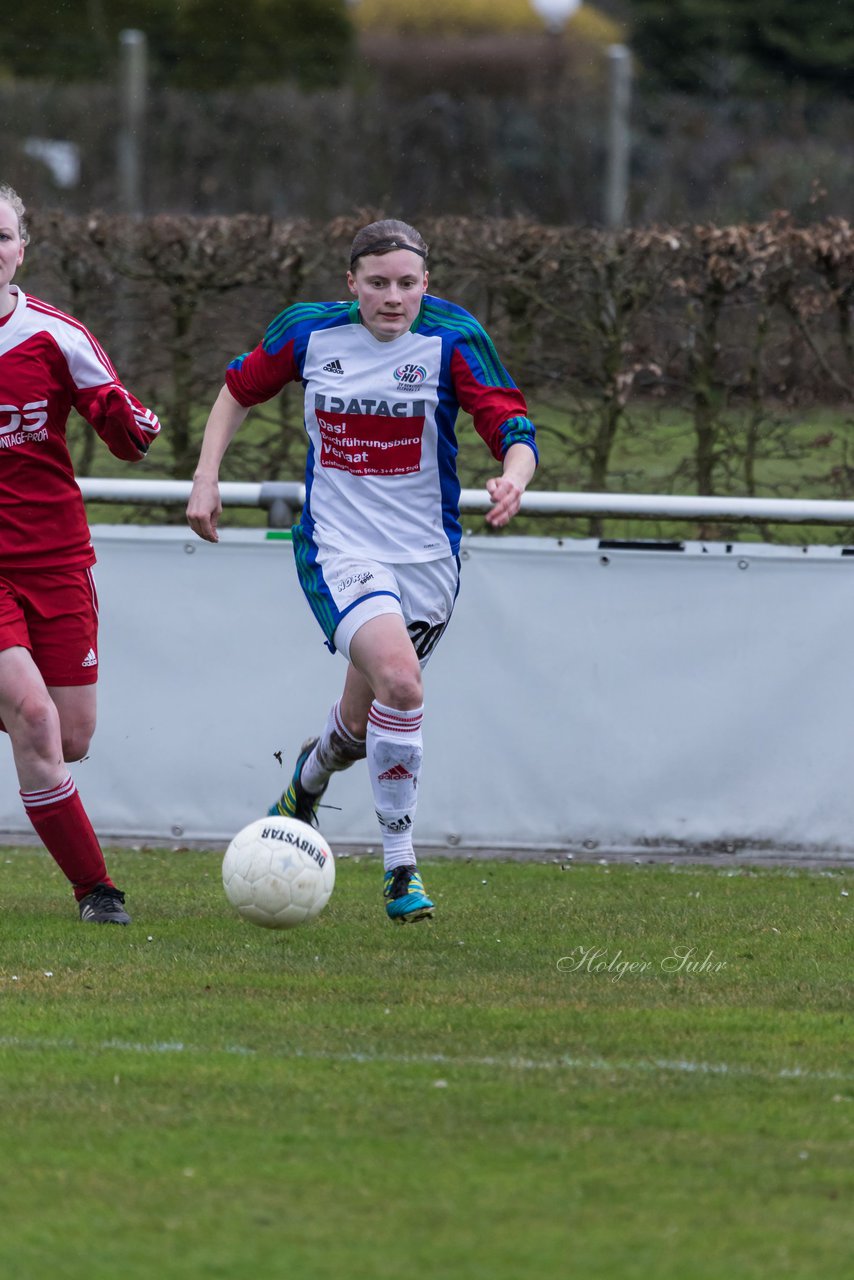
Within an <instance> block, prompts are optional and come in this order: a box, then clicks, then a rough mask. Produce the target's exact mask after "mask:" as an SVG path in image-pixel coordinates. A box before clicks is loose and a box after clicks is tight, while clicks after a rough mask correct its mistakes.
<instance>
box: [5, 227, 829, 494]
mask: <svg viewBox="0 0 854 1280" xmlns="http://www.w3.org/2000/svg"><path fill="white" fill-rule="evenodd" d="M377 216H381V215H380V213H379V212H377V211H370V212H368V213H366V214H364V215H363V216H362V217H359V218H356V217H347V218H340V219H337V220H335V221H333V222H330V223H323V224H318V223H312V222H307V221H291V222H279V221H274V220H272V219H270V218H263V217H254V216H241V217H232V218H225V217H219V218H194V217H183V216H175V217H172V216H166V215H163V216H157V217H152V218H147V219H142V220H133V219H131V218H123V217H109V216H105V215H100V214H93V215H91V216H88V217H73V216H68V215H63V214H60V213H53V214H49V215H48V214H38V215H36V216H34V217H33V218H32V227H31V230H32V239H33V242H32V245H31V247H30V249H29V251H28V255H27V261H26V262H25V266H24V269H23V271H22V274H21V277H20V279H21V283H22V285H23V287H24V288H25V289H27V290H28V291H30V292H32V293H34V294H36V295H38V296H44V297H45V298H47V299H48V300H50V301H51V302H53V303H55V304H56V305H57V306H60V307H63V308H65V309H68V310H70V311H71V312H73V314H75V315H76V316H78V317H79V318H80V319H81V320H83V321H84V322H85V323H86V324H88V325H89V326H90V327H91V328H92V329H93V330H94V332H95V333H96V334H97V335H98V336H99V337H100V339H101V340H102V341H103V343H104V345H105V346H106V347H107V349H108V350H109V351H110V353H111V354H112V356H113V358H114V360H115V362H116V364H117V365H118V367H119V369H120V372H121V374H122V376H123V377H124V378H125V379H126V380H127V382H128V383H129V384H130V385H132V386H133V387H134V388H135V389H137V390H138V391H139V392H140V393H141V394H142V395H143V396H147V397H148V398H149V400H150V401H151V403H152V404H154V405H155V406H156V407H157V408H158V411H159V412H160V413H161V415H162V417H163V420H164V423H165V424H166V428H167V430H166V433H165V436H164V444H166V441H167V440H168V448H161V447H160V446H158V457H157V466H158V468H160V473H161V474H173V475H175V476H176V477H186V476H188V475H190V474H191V471H192V467H193V464H194V462H195V458H196V455H197V451H198V442H199V433H200V429H201V423H202V422H203V419H204V409H205V408H206V407H207V406H208V405H209V404H210V403H211V402H212V400H213V398H214V397H215V395H216V392H217V390H218V388H219V386H220V385H221V382H222V376H223V370H224V367H225V365H226V363H227V362H228V360H229V359H231V358H232V357H233V356H234V355H235V354H236V353H238V352H241V351H243V350H246V349H247V348H249V347H251V346H252V345H254V344H255V342H256V341H257V340H258V339H259V337H260V336H261V334H262V333H263V331H264V329H265V327H266V325H267V323H268V322H269V321H270V320H271V319H272V318H273V316H274V315H275V314H276V313H277V312H278V311H279V310H281V309H282V308H283V307H285V306H287V305H289V304H290V303H292V302H294V301H297V300H300V299H310V298H318V299H321V298H336V297H341V296H343V290H344V273H345V270H346V263H347V256H348V247H349V243H350V240H351V238H352V236H353V234H354V233H355V231H356V230H357V229H358V227H359V226H361V225H362V224H363V222H364V221H367V220H370V219H371V218H373V217H377ZM420 229H421V231H422V232H423V234H424V235H425V237H426V238H427V240H428V242H429V243H430V245H431V255H430V270H431V291H432V292H435V293H437V294H440V295H442V296H445V297H448V298H450V299H452V300H454V301H456V302H459V303H461V304H462V305H464V306H466V307H468V308H469V309H470V310H472V311H473V312H474V313H475V314H476V315H477V316H478V317H479V318H480V319H481V320H482V322H483V323H484V324H485V326H486V327H487V328H488V329H489V331H490V332H491V334H492V336H493V337H494V339H495V341H496V344H497V346H498V349H499V351H500V353H501V355H502V357H503V359H504V361H505V363H506V365H507V366H508V368H509V369H510V371H511V373H512V374H513V376H514V378H515V379H516V380H517V381H518V382H519V383H520V384H521V385H522V386H523V387H525V389H526V391H527V392H528V393H529V396H530V398H531V399H532V400H535V401H536V402H537V404H538V405H540V406H543V407H545V408H546V409H548V410H549V412H548V420H549V423H550V424H551V425H550V426H549V433H548V434H549V437H550V447H549V449H547V451H546V458H545V463H546V465H545V466H544V468H543V473H542V476H541V484H545V485H546V486H547V487H560V486H562V485H567V484H569V485H571V486H572V487H575V488H589V489H592V490H599V489H606V488H608V487H609V486H611V487H620V484H621V481H619V480H617V481H616V483H615V481H614V477H613V476H612V475H611V472H610V467H611V458H612V455H613V450H614V445H615V442H616V441H617V439H618V437H619V436H620V433H626V432H630V431H631V430H633V422H634V419H635V417H637V415H638V411H639V410H641V409H643V410H644V412H646V411H647V410H648V409H649V408H650V406H662V407H665V408H666V409H667V410H668V411H671V410H672V411H678V412H679V413H680V414H681V415H683V416H684V419H685V421H686V423H690V424H691V425H692V427H693V433H694V442H693V448H692V462H691V468H690V470H691V474H690V475H683V476H682V477H681V478H679V477H674V485H678V486H679V487H681V488H682V490H683V491H686V490H687V491H695V492H700V493H714V492H727V491H729V492H748V493H749V492H752V491H754V489H753V488H752V481H751V473H752V472H751V469H752V468H754V467H755V462H756V460H757V458H760V457H762V456H765V455H767V450H768V448H769V447H771V445H773V447H775V448H776V447H778V445H779V443H780V442H779V439H778V436H779V429H780V422H781V421H782V418H785V417H786V415H788V417H789V418H790V419H791V417H792V416H793V415H795V416H797V415H803V414H804V413H805V412H809V411H811V410H813V409H815V408H816V407H818V406H834V407H835V408H836V409H837V410H838V411H839V412H840V413H842V414H844V412H846V411H847V409H848V407H849V406H850V404H851V400H852V393H854V332H852V311H854V237H852V231H851V227H850V225H849V224H848V223H847V222H845V221H843V220H841V219H829V220H827V221H825V222H822V223H815V224H812V225H810V226H808V227H803V226H798V225H795V224H794V223H793V222H792V221H791V220H790V219H789V218H787V217H785V216H783V215H781V216H780V217H778V218H776V219H773V220H770V221H768V222H763V223H760V224H757V225H751V226H710V225H705V226H690V227H654V228H648V229H645V230H629V231H625V232H622V233H619V234H616V235H613V234H608V233H606V232H603V231H596V230H588V229H577V228H562V227H550V226H543V225H541V224H539V223H532V222H527V221H522V220H513V221H505V220H493V221H480V220H477V221H475V220H470V219H463V218H444V219H435V220H432V221H430V222H426V221H424V222H422V223H421V224H420ZM298 393H299V389H298V388H297V389H296V391H295V393H294V391H293V390H291V391H287V392H285V393H283V397H282V403H281V404H280V405H275V406H270V408H269V410H268V414H269V415H270V422H271V427H270V431H269V434H268V435H267V436H266V437H264V441H265V445H264V448H263V449H262V450H261V452H260V453H259V454H258V455H257V456H252V455H249V454H247V455H245V456H244V457H243V460H242V461H241V459H240V458H236V459H235V460H234V461H233V463H231V464H230V465H232V467H233V468H235V469H238V471H239V469H240V468H241V467H243V468H244V473H246V472H248V474H250V475H252V477H253V478H261V476H264V477H267V478H275V477H277V476H278V477H280V478H292V477H293V476H295V475H297V474H298V470H297V468H296V465H295V463H294V461H293V456H292V452H291V449H292V446H293V445H294V444H295V441H296V438H297V436H298V433H299V414H298V400H299V394H298ZM781 415H782V417H781ZM283 427H284V428H285V430H284V431H283V430H282V428H283ZM769 441H770V444H769ZM775 442H776V443H775ZM783 447H784V449H785V446H783ZM763 451H764V452H763ZM80 461H81V460H80V459H78V464H79V463H80ZM82 461H83V464H84V466H85V462H86V459H85V458H84V459H83V460H82ZM253 468H254V470H253ZM259 468H260V470H259ZM232 474H235V472H234V470H233V471H232ZM849 481H850V474H846V475H844V476H841V478H840V479H839V484H838V486H837V487H838V491H839V493H840V495H842V494H843V493H847V486H848V485H849Z"/></svg>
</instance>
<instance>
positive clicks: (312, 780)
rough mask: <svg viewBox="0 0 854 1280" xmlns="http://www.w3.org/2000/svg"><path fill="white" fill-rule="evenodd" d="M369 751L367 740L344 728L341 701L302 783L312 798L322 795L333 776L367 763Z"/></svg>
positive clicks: (327, 725) (306, 766) (305, 770)
mask: <svg viewBox="0 0 854 1280" xmlns="http://www.w3.org/2000/svg"><path fill="white" fill-rule="evenodd" d="M366 750H367V749H366V746H365V739H364V738H354V737H353V735H352V733H350V731H349V729H347V728H346V727H345V725H344V721H343V720H342V719H341V701H340V699H339V700H338V702H336V703H335V705H334V707H332V709H331V710H330V712H329V715H328V716H327V717H326V724H325V725H324V727H323V733H322V734H321V735H320V740H319V741H318V744H317V746H316V747H315V748H314V750H313V751H312V753H311V755H310V756H309V757H308V759H307V760H306V762H305V764H304V765H303V767H302V773H301V774H300V782H301V783H302V785H303V786H304V787H305V789H306V791H307V792H308V793H309V795H320V793H321V791H322V790H323V788H324V787H325V786H326V784H327V782H328V781H329V779H330V778H331V777H332V774H333V773H339V772H340V771H341V770H342V769H349V768H350V765H351V764H355V763H356V761H357V760H364V758H365V754H366Z"/></svg>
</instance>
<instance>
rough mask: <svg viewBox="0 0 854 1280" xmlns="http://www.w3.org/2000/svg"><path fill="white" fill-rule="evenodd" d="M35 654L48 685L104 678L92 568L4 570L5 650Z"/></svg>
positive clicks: (0, 609) (1, 629)
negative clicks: (18, 647)
mask: <svg viewBox="0 0 854 1280" xmlns="http://www.w3.org/2000/svg"><path fill="white" fill-rule="evenodd" d="M13 645H22V646H23V647H24V648H25V649H29V651H30V653H31V654H32V656H33V661H34V662H35V664H36V666H37V667H38V669H39V671H40V672H41V675H42V679H43V680H44V682H45V684H46V685H56V686H58V687H65V686H69V685H81V684H95V682H96V681H97V679H98V593H97V592H96V590H95V579H94V578H93V576H92V570H91V569H64V570H61V571H54V572H44V571H42V570H35V571H33V570H24V569H6V570H2V571H0V650H3V649H11V648H12V647H13Z"/></svg>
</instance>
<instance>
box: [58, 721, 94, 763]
mask: <svg viewBox="0 0 854 1280" xmlns="http://www.w3.org/2000/svg"><path fill="white" fill-rule="evenodd" d="M94 732H95V726H94V724H89V723H81V724H75V725H70V726H68V727H63V730H62V758H63V760H65V761H67V762H71V761H73V760H82V759H83V757H84V756H85V754H86V752H87V751H88V750H89V743H90V742H91V741H92V734H93V733H94Z"/></svg>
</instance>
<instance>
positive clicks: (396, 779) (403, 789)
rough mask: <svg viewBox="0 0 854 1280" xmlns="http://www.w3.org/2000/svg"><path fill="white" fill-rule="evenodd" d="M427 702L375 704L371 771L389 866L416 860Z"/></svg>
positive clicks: (371, 720)
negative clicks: (409, 707) (401, 706)
mask: <svg viewBox="0 0 854 1280" xmlns="http://www.w3.org/2000/svg"><path fill="white" fill-rule="evenodd" d="M423 715H424V708H423V707H416V708H415V710H413V711H398V710H397V709H396V708H394V707H385V706H383V704H382V703H381V702H377V701H376V700H374V702H373V703H372V704H371V710H370V714H369V716H368V738H367V748H368V772H369V773H370V776H371V789H372V791H373V793H374V805H375V806H376V811H377V820H378V822H379V824H380V832H381V834H382V841H383V867H384V869H385V870H386V871H391V870H393V868H394V867H400V866H403V865H405V864H409V865H414V863H415V850H414V849H413V847H412V824H413V822H414V820H415V809H416V806H417V804H418V780H419V778H420V776H421V760H422V756H423V754H424V747H423V739H422V736H421V721H422V719H423Z"/></svg>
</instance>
